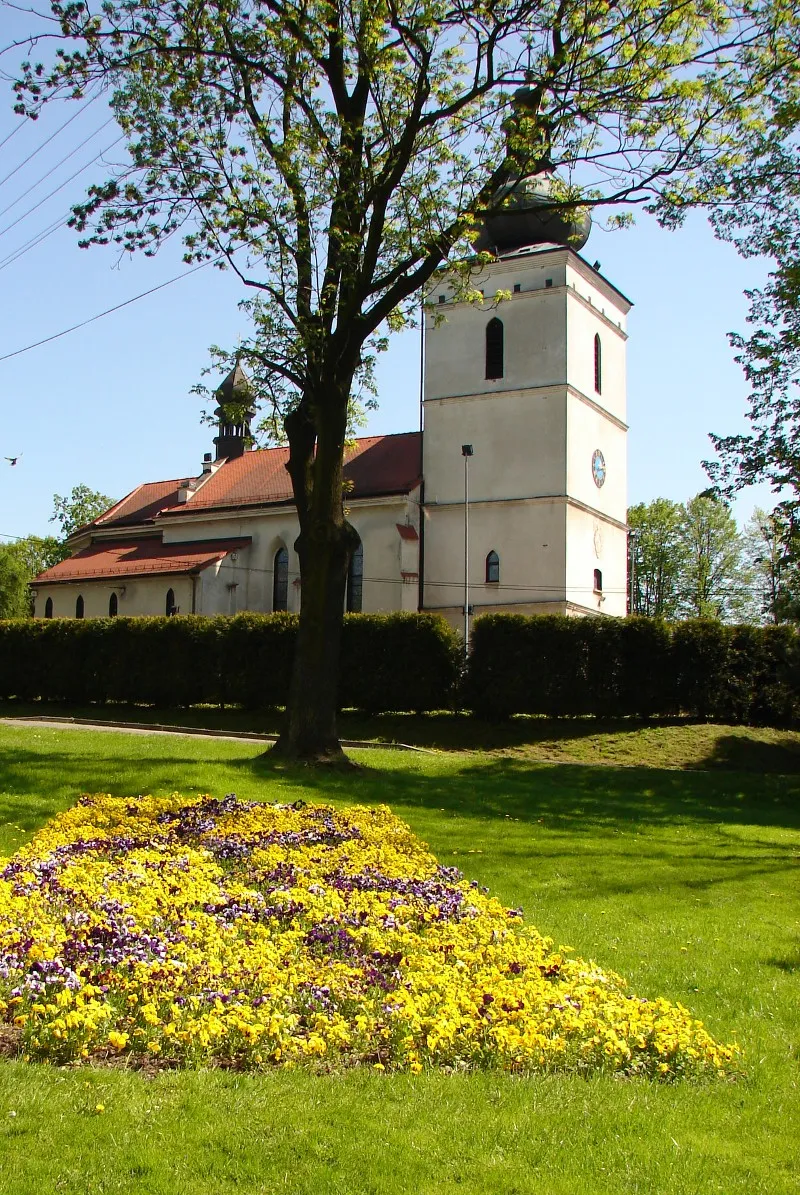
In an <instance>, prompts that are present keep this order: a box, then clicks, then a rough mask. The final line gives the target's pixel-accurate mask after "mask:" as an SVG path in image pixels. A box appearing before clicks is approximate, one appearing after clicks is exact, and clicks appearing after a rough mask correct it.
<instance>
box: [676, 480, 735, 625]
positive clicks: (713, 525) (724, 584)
mask: <svg viewBox="0 0 800 1195" xmlns="http://www.w3.org/2000/svg"><path fill="white" fill-rule="evenodd" d="M681 539H682V541H683V544H684V550H685V552H686V560H685V566H684V571H683V579H682V588H683V592H682V594H681V610H682V612H683V613H684V614H685V615H686V616H688V617H690V618H721V619H724V620H731V618H735V617H736V615H737V613H738V612H739V609H740V598H741V590H742V587H743V582H742V576H741V568H742V544H741V540H740V536H739V531H738V528H737V526H736V520H735V519H734V517H733V515H732V514H731V511H730V508H729V507H728V506H727V505H726V504H725V503H724V502H722V501H720V500H719V499H718V498H715V497H713V496H711V495H709V494H707V493H706V494H698V495H697V497H696V498H692V499H691V500H690V501H689V502H687V503H686V505H685V506H684V508H683V519H682V523H681Z"/></svg>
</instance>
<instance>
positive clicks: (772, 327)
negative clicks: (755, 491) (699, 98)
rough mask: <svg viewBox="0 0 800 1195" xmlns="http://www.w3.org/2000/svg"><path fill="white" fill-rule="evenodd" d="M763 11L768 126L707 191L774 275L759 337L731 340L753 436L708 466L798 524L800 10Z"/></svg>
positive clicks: (730, 441) (754, 301)
mask: <svg viewBox="0 0 800 1195" xmlns="http://www.w3.org/2000/svg"><path fill="white" fill-rule="evenodd" d="M757 11H758V12H759V17H758V18H757V19H761V20H763V19H766V20H770V21H771V22H772V23H773V45H774V47H775V53H776V59H775V68H774V69H773V70H771V71H768V72H766V73H765V76H764V94H763V113H762V118H761V119H760V120H758V121H751V120H748V119H743V120H742V121H741V122H740V125H739V134H738V136H739V141H740V145H741V155H740V157H739V160H738V162H733V163H727V164H722V163H716V164H714V165H713V166H712V167H711V168H710V169H709V170H708V171H707V172H706V174H705V178H704V183H705V186H706V198H707V200H708V201H709V202H710V204H711V212H712V221H713V224H714V227H715V229H716V232H717V233H718V235H719V236H720V237H722V238H723V239H725V240H729V241H732V242H733V243H734V244H735V245H736V247H737V248H738V250H739V252H740V253H741V254H742V255H743V256H745V257H758V258H766V259H767V260H768V261H771V263H772V266H773V268H772V271H771V273H770V274H769V277H768V280H767V282H766V284H765V285H764V286H762V287H759V288H757V289H754V290H752V291H748V292H747V296H748V298H749V300H750V310H749V314H748V323H749V324H750V325H751V329H750V331H749V332H748V333H746V334H743V333H736V334H732V335H731V337H730V340H731V343H732V345H733V346H734V348H735V349H736V350H737V358H736V359H737V361H738V362H739V363H740V364H741V365H742V367H743V369H744V373H745V378H746V380H747V382H748V383H749V386H750V395H749V397H748V408H747V419H748V421H749V423H750V429H749V430H748V431H747V432H745V433H742V434H737V435H724V434H712V436H711V440H712V442H713V444H714V448H715V449H716V453H717V456H716V459H715V460H711V461H706V462H704V464H705V466H706V469H707V470H708V473H709V476H710V477H711V479H712V481H713V482H714V483H715V485H716V486H717V488H718V489H719V491H720V492H721V493H722V494H724V495H726V496H728V497H730V496H731V495H732V494H733V493H735V492H736V491H737V490H740V489H742V488H744V487H746V486H748V485H752V484H754V483H756V482H765V481H766V482H768V483H769V484H770V485H771V486H772V489H773V491H774V492H775V493H776V494H778V495H779V497H780V499H781V501H780V504H779V506H778V508H777V512H776V513H777V517H778V518H779V520H791V521H792V522H794V521H796V520H797V516H798V512H800V389H798V386H799V385H800V59H798V56H797V53H796V47H797V45H798V43H800V9H798V7H797V5H796V4H786V5H784V4H780V3H775V4H773V3H771V0H768V2H767V3H766V4H765V5H763V6H759V9H758V10H757ZM787 49H788V50H789V52H788V53H787ZM754 52H756V53H758V52H759V51H757V50H755V51H754Z"/></svg>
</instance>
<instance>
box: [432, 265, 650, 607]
mask: <svg viewBox="0 0 800 1195" xmlns="http://www.w3.org/2000/svg"><path fill="white" fill-rule="evenodd" d="M548 279H549V280H550V281H551V283H552V285H551V286H547V285H546V283H547V280H548ZM474 283H475V286H476V287H482V288H483V289H484V293H485V295H486V296H487V299H488V297H489V296H491V295H494V294H495V293H496V291H497V290H498V289H504V290H510V291H511V292H512V297H511V298H510V299H509V300H506V301H501V302H500V303H499V304H497V305H492V304H489V303H486V304H484V306H483V307H480V306H478V307H476V306H473V305H469V304H466V303H457V304H454V303H453V302H452V301H451V292H450V291H449V290H448V288H447V285H446V281H443V280H439V282H438V283H437V284H436V285H435V286H434V287H433V288H432V293H431V300H432V302H433V304H434V307H433V312H432V313H429V314H428V317H427V320H426V349H425V357H426V384H425V444H424V468H425V505H426V523H425V581H426V585H425V607H426V608H438V609H442V610H445V611H449V612H450V613H449V615H448V616H450V615H452V617H453V619H454V621H455V622H456V624H458V620H459V619H460V617H461V615H460V609H461V607H462V606H463V600H464V599H463V571H464V546H463V522H464V458H463V456H462V454H461V445H462V444H464V443H470V444H472V446H473V449H474V455H473V456H472V457H471V458H470V460H469V494H470V529H471V530H470V539H471V546H470V555H471V568H470V574H471V578H470V585H471V590H472V592H471V595H470V601H471V603H472V604H473V605H474V606H475V607H476V609H477V608H478V607H480V606H489V607H494V608H497V609H499V608H502V607H511V608H518V609H520V610H522V609H523V608H527V607H531V608H534V607H536V608H539V609H547V610H548V611H549V610H551V609H556V608H558V609H561V610H562V611H564V612H568V611H571V610H572V608H573V607H575V608H577V609H578V610H583V611H587V612H592V611H595V610H596V611H597V612H598V613H612V612H613V613H620V614H624V613H625V602H624V588H625V570H626V564H627V542H626V537H625V533H624V531H622V530H620V527H619V526H616V525H615V524H620V525H623V526H624V524H625V522H626V511H627V444H626V433H627V429H626V426H625V423H624V418H625V411H626V379H625V350H626V330H625V329H626V317H627V313H628V310H629V308H630V303H629V302H628V301H627V300H626V299H625V298H624V297H623V296H621V295H620V294H619V293H618V292H617V291H615V289H614V288H613V287H612V286H611V285H610V284H609V283H608V282H606V281H605V279H603V278H602V277H601V276H600V275H599V274H598V273H597V272H596V271H595V270H593V269H592V268H591V267H590V266H589V265H588V264H587V263H586V262H584V261H582V259H580V258H578V257H577V256H576V255H575V254H573V253H571V252H570V251H568V250H566V249H551V250H544V251H539V252H534V253H529V254H521V255H519V256H517V257H510V258H505V259H503V260H502V261H500V262H497V263H494V264H492V265H491V266H490V267H489V268H488V269H487V270H486V271H484V273H483V274H482V275H480V276H478V277H476V278H475V280H474ZM515 284H517V285H519V286H520V290H519V292H514V285H515ZM439 294H444V295H446V296H447V298H448V301H447V302H446V303H444V304H439V303H438V296H439ZM494 316H497V317H498V318H499V319H501V320H502V322H503V325H504V373H503V377H502V378H500V379H495V380H487V379H486V378H485V372H486V370H485V366H486V350H485V343H486V342H485V330H486V325H487V323H488V321H489V320H490V319H491V318H493V317H494ZM437 319H438V320H439V321H440V322H438V323H437ZM595 334H598V335H599V336H600V338H601V345H602V378H601V391H600V392H599V393H598V392H597V391H596V390H595V359H594V337H595ZM596 449H600V451H601V452H602V453H603V456H604V459H605V464H606V480H605V482H604V484H603V486H602V487H598V486H597V485H596V484H595V482H594V478H593V473H592V456H593V454H594V452H595V450H596ZM520 500H523V501H520ZM577 504H580V505H583V506H585V507H588V508H589V510H588V511H587V512H584V513H582V514H580V517H577V513H576V512H577V509H578V508H577ZM600 525H602V532H598V533H597V534H596V533H595V527H596V526H600ZM600 541H602V545H603V559H602V561H600V560H598V559H597V557H596V555H595V544H596V542H600ZM543 545H547V547H544V546H543ZM490 548H494V549H495V550H496V551H498V553H499V554H500V557H501V582H500V584H499V585H497V586H487V585H486V583H485V577H484V562H485V557H486V553H487V552H488V551H489V549H490ZM595 567H601V568H602V572H603V576H604V587H606V588H609V587H610V588H613V589H614V590H617V589H619V591H620V594H621V595H622V596H621V597H620V598H619V600H617V599H616V598H615V599H614V600H613V601H612V598H611V594H610V592H609V593H607V594H605V595H604V596H605V600H604V601H602V602H601V601H599V599H598V598H597V597H595V595H594V594H593V573H594V568H595ZM606 577H607V578H608V580H607V581H606Z"/></svg>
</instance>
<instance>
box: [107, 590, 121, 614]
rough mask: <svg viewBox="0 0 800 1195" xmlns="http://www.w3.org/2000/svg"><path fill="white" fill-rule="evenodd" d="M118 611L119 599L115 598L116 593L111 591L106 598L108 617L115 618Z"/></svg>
mask: <svg viewBox="0 0 800 1195" xmlns="http://www.w3.org/2000/svg"><path fill="white" fill-rule="evenodd" d="M118 613H119V601H118V599H117V595H116V594H115V593H112V595H111V597H110V598H109V599H108V617H109V618H116V617H117V614H118Z"/></svg>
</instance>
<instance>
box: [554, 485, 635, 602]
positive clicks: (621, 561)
mask: <svg viewBox="0 0 800 1195" xmlns="http://www.w3.org/2000/svg"><path fill="white" fill-rule="evenodd" d="M596 568H598V569H600V572H601V573H602V581H603V588H602V592H601V593H597V592H595V590H594V570H595V569H596ZM626 586H627V534H626V532H625V530H624V529H623V528H620V527H616V526H614V525H613V524H609V523H607V522H604V521H603V520H601V519H598V518H596V517H595V516H594V515H592V514H591V513H588V512H586V511H583V510H579V509H577V508H576V507H574V506H570V507H569V508H568V510H567V584H566V596H567V600H568V601H569V602H571V603H573V604H574V605H575V606H580V607H583V608H584V609H587V610H589V611H591V612H596V613H598V614H611V615H617V616H619V617H620V618H621V617H623V616H624V615H625V613H626V609H627V596H626Z"/></svg>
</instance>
